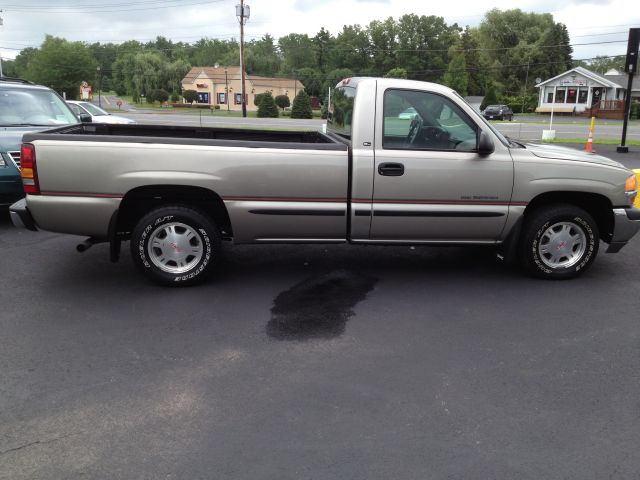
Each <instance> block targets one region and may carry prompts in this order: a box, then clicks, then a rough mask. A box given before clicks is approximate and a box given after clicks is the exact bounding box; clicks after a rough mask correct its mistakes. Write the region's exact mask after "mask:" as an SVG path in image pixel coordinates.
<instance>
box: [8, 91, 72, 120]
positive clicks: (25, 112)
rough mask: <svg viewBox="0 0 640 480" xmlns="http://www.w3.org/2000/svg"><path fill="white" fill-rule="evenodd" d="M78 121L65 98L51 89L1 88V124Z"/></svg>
mask: <svg viewBox="0 0 640 480" xmlns="http://www.w3.org/2000/svg"><path fill="white" fill-rule="evenodd" d="M73 123H78V119H77V118H76V116H75V115H74V114H73V112H72V111H71V110H70V109H69V108H68V107H67V106H66V104H65V103H64V100H62V99H61V98H60V97H59V96H58V95H56V94H55V93H54V92H53V91H51V90H37V89H31V88H29V89H27V88H10V87H9V88H2V89H0V126H5V127H6V126H17V125H33V126H49V125H51V126H54V125H69V124H73Z"/></svg>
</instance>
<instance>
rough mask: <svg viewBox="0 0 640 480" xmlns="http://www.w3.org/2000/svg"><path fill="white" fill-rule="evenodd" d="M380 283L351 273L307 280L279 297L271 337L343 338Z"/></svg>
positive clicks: (272, 320)
mask: <svg viewBox="0 0 640 480" xmlns="http://www.w3.org/2000/svg"><path fill="white" fill-rule="evenodd" d="M376 281H377V280H376V279H375V278H373V277H370V276H368V275H363V274H360V273H356V272H351V271H347V270H336V271H333V272H330V273H326V274H323V275H319V276H314V277H311V278H308V279H306V280H303V281H302V282H300V283H298V284H297V285H294V286H293V287H291V288H290V289H289V290H287V291H285V292H282V293H281V294H280V295H278V296H277V297H276V299H275V300H274V302H273V307H272V308H271V320H270V321H269V323H268V324H267V334H268V335H269V336H270V337H271V338H275V339H277V340H308V339H314V338H333V337H337V336H340V335H342V334H343V333H344V330H345V327H346V324H347V321H348V320H349V318H351V317H352V316H353V313H354V312H353V309H354V308H355V306H356V305H357V304H358V303H359V302H361V301H362V300H364V299H365V298H366V297H367V293H369V292H370V291H371V290H372V289H373V287H374V286H375V284H376Z"/></svg>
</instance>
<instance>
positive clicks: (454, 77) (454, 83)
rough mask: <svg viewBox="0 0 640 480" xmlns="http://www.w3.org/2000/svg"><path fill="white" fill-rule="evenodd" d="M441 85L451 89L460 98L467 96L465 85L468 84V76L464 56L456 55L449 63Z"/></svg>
mask: <svg viewBox="0 0 640 480" xmlns="http://www.w3.org/2000/svg"><path fill="white" fill-rule="evenodd" d="M443 83H444V84H445V85H447V86H448V87H451V88H453V89H454V90H455V91H456V92H458V93H459V94H460V95H462V96H466V95H467V85H468V84H469V74H468V73H467V65H466V63H465V60H464V55H462V54H461V53H456V54H454V55H453V58H452V59H451V61H450V62H449V67H448V68H447V72H446V73H445V74H444V78H443Z"/></svg>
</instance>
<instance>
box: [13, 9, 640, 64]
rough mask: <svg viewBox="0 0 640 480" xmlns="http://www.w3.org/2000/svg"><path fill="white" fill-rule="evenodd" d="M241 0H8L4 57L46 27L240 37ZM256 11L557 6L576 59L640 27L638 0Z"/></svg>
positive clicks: (365, 16)
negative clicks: (238, 9)
mask: <svg viewBox="0 0 640 480" xmlns="http://www.w3.org/2000/svg"><path fill="white" fill-rule="evenodd" d="M238 3H239V0H100V1H93V0H84V1H82V0H75V1H72V0H0V9H1V10H2V13H0V17H1V18H2V19H3V25H1V26H0V56H2V58H5V59H11V58H15V56H16V55H17V54H18V53H19V52H20V50H21V49H22V48H25V47H38V46H39V45H40V44H41V43H42V41H43V39H44V36H45V34H51V35H55V36H58V37H63V38H66V39H68V40H79V41H86V42H90V43H93V42H102V43H106V42H113V43H119V42H122V41H126V40H132V39H135V40H139V41H143V42H144V41H148V40H152V39H154V38H155V37H156V36H158V35H162V36H164V37H166V38H169V39H171V40H173V41H176V42H177V41H183V42H194V41H196V40H198V39H200V38H202V37H209V38H221V39H229V38H236V39H237V38H239V25H238V21H237V19H236V16H235V6H236V4H238ZM246 3H247V4H248V5H249V6H250V8H251V16H250V18H249V21H248V22H247V25H246V27H245V35H246V38H247V39H253V38H261V37H262V36H264V35H265V34H267V33H268V34H270V35H271V36H273V37H275V38H276V39H277V38H278V37H281V36H284V35H287V34H289V33H306V34H308V35H310V36H314V35H315V34H316V33H317V32H318V31H319V30H320V28H321V27H324V28H325V29H326V30H329V31H330V32H331V33H332V34H333V35H336V34H337V33H338V32H339V31H340V30H341V29H342V26H343V25H353V24H359V25H362V26H366V25H368V24H369V22H371V21H372V20H384V19H386V18H388V17H394V18H398V17H400V16H402V15H404V14H409V13H414V14H417V15H436V16H441V17H444V19H445V21H446V22H447V24H453V23H458V25H460V26H465V25H469V26H472V27H474V26H477V25H478V24H479V23H480V22H481V21H482V18H483V16H484V14H485V13H486V12H487V11H488V10H490V9H492V8H498V9H500V10H508V9H510V8H516V7H517V8H520V9H521V10H523V11H527V12H536V13H551V14H552V15H553V17H554V19H555V21H556V22H562V23H564V24H565V25H566V26H567V29H568V30H569V34H570V37H571V43H572V45H573V48H574V53H573V58H574V59H587V58H593V57H594V56H596V55H623V54H625V52H626V46H627V38H628V32H629V28H632V27H640V8H639V7H638V4H637V0H597V1H596V0H562V1H558V0H520V1H518V2H514V1H513V0H493V1H486V2H483V1H478V0H451V1H448V2H433V1H428V0H418V1H407V0H247V1H246Z"/></svg>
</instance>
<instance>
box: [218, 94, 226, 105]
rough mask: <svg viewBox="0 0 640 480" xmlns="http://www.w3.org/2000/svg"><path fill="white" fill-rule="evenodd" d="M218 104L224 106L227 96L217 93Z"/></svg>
mask: <svg viewBox="0 0 640 480" xmlns="http://www.w3.org/2000/svg"><path fill="white" fill-rule="evenodd" d="M218 103H220V104H222V105H224V104H226V103H227V96H226V95H225V93H224V92H222V93H218Z"/></svg>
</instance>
